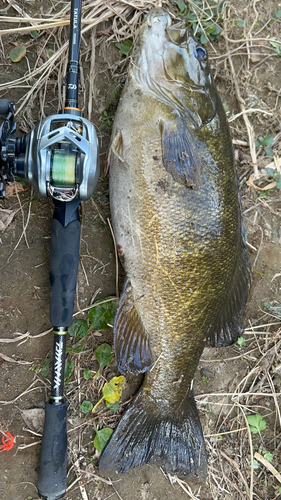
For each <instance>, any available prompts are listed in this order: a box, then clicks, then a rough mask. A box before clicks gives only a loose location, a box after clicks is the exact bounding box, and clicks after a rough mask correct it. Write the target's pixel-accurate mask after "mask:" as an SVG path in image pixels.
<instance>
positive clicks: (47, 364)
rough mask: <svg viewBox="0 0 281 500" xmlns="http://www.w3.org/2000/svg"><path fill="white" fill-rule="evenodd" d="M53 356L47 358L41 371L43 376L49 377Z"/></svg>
mask: <svg viewBox="0 0 281 500" xmlns="http://www.w3.org/2000/svg"><path fill="white" fill-rule="evenodd" d="M51 361H52V360H51V358H46V359H45V361H44V365H43V367H42V370H41V373H42V376H43V377H48V375H49V371H50V364H51Z"/></svg>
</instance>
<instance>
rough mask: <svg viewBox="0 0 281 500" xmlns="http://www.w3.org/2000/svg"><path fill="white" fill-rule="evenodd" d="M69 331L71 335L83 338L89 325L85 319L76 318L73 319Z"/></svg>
mask: <svg viewBox="0 0 281 500" xmlns="http://www.w3.org/2000/svg"><path fill="white" fill-rule="evenodd" d="M68 333H69V335H70V336H71V337H76V338H77V339H83V338H84V337H86V335H87V333H88V325H87V321H86V320H85V319H75V320H74V321H72V323H71V325H70V327H69V329H68Z"/></svg>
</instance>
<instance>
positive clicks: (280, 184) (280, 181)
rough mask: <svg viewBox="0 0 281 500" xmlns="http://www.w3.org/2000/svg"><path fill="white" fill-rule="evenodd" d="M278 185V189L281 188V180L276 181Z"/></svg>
mask: <svg viewBox="0 0 281 500" xmlns="http://www.w3.org/2000/svg"><path fill="white" fill-rule="evenodd" d="M276 187H277V189H281V180H279V181H277V182H276Z"/></svg>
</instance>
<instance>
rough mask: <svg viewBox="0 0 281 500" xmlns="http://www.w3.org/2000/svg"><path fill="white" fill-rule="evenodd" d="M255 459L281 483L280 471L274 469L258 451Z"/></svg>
mask: <svg viewBox="0 0 281 500" xmlns="http://www.w3.org/2000/svg"><path fill="white" fill-rule="evenodd" d="M254 457H255V459H256V460H258V462H261V463H262V464H263V465H264V466H265V467H266V468H267V469H268V470H269V471H270V472H271V474H273V476H274V477H275V478H276V479H277V481H279V483H281V474H280V473H279V472H278V470H276V469H275V467H273V465H272V464H271V463H270V462H269V461H268V460H266V458H264V457H263V456H262V455H260V454H259V453H258V452H257V451H256V452H255V455H254Z"/></svg>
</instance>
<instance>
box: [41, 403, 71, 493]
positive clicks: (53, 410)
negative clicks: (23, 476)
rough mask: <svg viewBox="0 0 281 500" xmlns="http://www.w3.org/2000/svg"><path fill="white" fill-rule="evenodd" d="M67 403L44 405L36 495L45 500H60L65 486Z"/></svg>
mask: <svg viewBox="0 0 281 500" xmlns="http://www.w3.org/2000/svg"><path fill="white" fill-rule="evenodd" d="M66 423H67V403H61V404H58V405H55V404H50V403H46V406H45V423H44V429H43V437H42V444H41V457H40V472H39V479H38V493H39V495H40V497H41V498H44V499H45V500H58V499H59V498H62V497H63V496H64V494H65V491H66V486H67V428H66Z"/></svg>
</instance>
